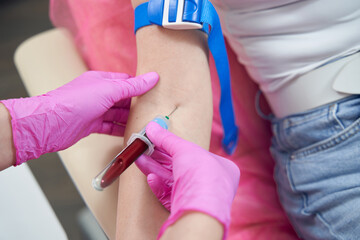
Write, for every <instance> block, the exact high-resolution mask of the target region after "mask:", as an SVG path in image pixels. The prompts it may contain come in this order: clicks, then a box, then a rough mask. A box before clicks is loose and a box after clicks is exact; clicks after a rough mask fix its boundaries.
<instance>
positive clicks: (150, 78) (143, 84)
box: [117, 72, 159, 99]
mask: <svg viewBox="0 0 360 240" xmlns="http://www.w3.org/2000/svg"><path fill="white" fill-rule="evenodd" d="M158 80H159V75H158V74H157V73H155V72H150V73H146V74H143V75H140V76H137V77H134V78H128V79H125V80H121V81H117V83H118V87H119V96H120V97H121V99H125V98H129V97H134V96H139V95H142V94H144V93H146V92H147V91H149V90H150V89H152V88H153V87H154V86H155V85H156V83H157V82H158Z"/></svg>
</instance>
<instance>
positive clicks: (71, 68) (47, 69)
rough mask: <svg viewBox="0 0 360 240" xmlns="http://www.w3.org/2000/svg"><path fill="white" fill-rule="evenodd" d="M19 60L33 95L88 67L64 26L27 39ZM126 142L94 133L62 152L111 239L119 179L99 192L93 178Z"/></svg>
mask: <svg viewBox="0 0 360 240" xmlns="http://www.w3.org/2000/svg"><path fill="white" fill-rule="evenodd" d="M15 64H16V67H17V69H18V71H19V74H20V76H21V78H22V81H23V82H24V85H25V87H26V89H27V91H28V93H29V94H30V95H31V96H35V95H40V94H43V93H46V92H48V91H50V90H52V89H55V88H57V87H59V86H62V85H64V84H65V83H67V82H69V81H71V80H72V79H74V78H75V77H77V76H79V75H80V74H82V73H83V72H85V71H86V70H87V68H86V66H85V64H84V62H83V60H82V59H81V57H80V55H79V54H78V52H77V50H76V47H75V45H74V43H73V41H72V38H71V36H70V34H69V33H68V32H67V31H66V30H64V29H53V30H49V31H46V32H44V33H41V34H38V35H36V36H34V37H32V38H30V39H28V40H26V41H25V42H24V43H22V44H21V45H20V46H19V47H18V49H17V51H16V53H15ZM122 142H123V139H122V138H119V137H111V136H105V135H96V134H93V135H91V136H89V137H87V138H85V139H82V140H81V141H80V142H78V143H77V144H75V145H74V146H72V147H71V148H69V149H67V150H65V151H61V152H59V155H60V158H61V160H62V162H63V164H64V165H65V168H66V169H67V171H68V172H69V174H70V176H71V178H72V180H73V181H74V183H75V185H76V187H77V188H78V190H79V192H80V194H81V196H82V197H83V198H84V200H85V202H86V204H87V205H88V207H89V208H90V210H91V211H92V212H93V214H94V216H95V217H96V219H97V220H98V222H99V224H100V225H101V227H102V228H103V229H104V231H105V233H106V234H107V236H108V237H109V238H110V239H114V238H115V222H116V208H117V190H118V182H115V183H114V184H113V185H112V186H110V187H108V188H107V189H106V190H105V191H103V192H97V191H96V190H94V189H93V188H92V186H91V180H92V178H93V177H94V176H96V175H97V174H98V173H99V172H100V171H101V170H102V169H103V168H104V167H105V166H106V164H108V163H109V162H110V160H111V159H112V158H113V157H114V156H115V155H116V154H117V153H118V152H119V149H121V146H122Z"/></svg>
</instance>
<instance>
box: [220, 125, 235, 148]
mask: <svg viewBox="0 0 360 240" xmlns="http://www.w3.org/2000/svg"><path fill="white" fill-rule="evenodd" d="M232 130H233V131H232V132H231V133H229V134H228V135H225V136H224V138H223V140H222V142H221V143H222V148H223V149H224V151H225V152H226V154H228V155H232V154H233V153H234V152H235V150H236V146H237V143H238V140H239V129H238V127H236V126H235V127H234V128H233V129H232Z"/></svg>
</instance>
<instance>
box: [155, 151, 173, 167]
mask: <svg viewBox="0 0 360 240" xmlns="http://www.w3.org/2000/svg"><path fill="white" fill-rule="evenodd" d="M151 157H152V158H153V159H155V160H156V161H157V162H158V163H160V164H161V165H162V166H163V167H164V168H166V169H168V170H169V171H172V157H171V156H170V155H169V154H167V153H165V152H163V151H161V150H160V149H157V148H155V151H154V152H153V153H152V154H151Z"/></svg>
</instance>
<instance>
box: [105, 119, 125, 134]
mask: <svg viewBox="0 0 360 240" xmlns="http://www.w3.org/2000/svg"><path fill="white" fill-rule="evenodd" d="M98 133H103V134H108V135H113V136H120V137H122V136H124V133H125V125H123V124H121V125H120V124H117V123H114V122H103V123H102V124H101V129H100V130H99V131H98Z"/></svg>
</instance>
